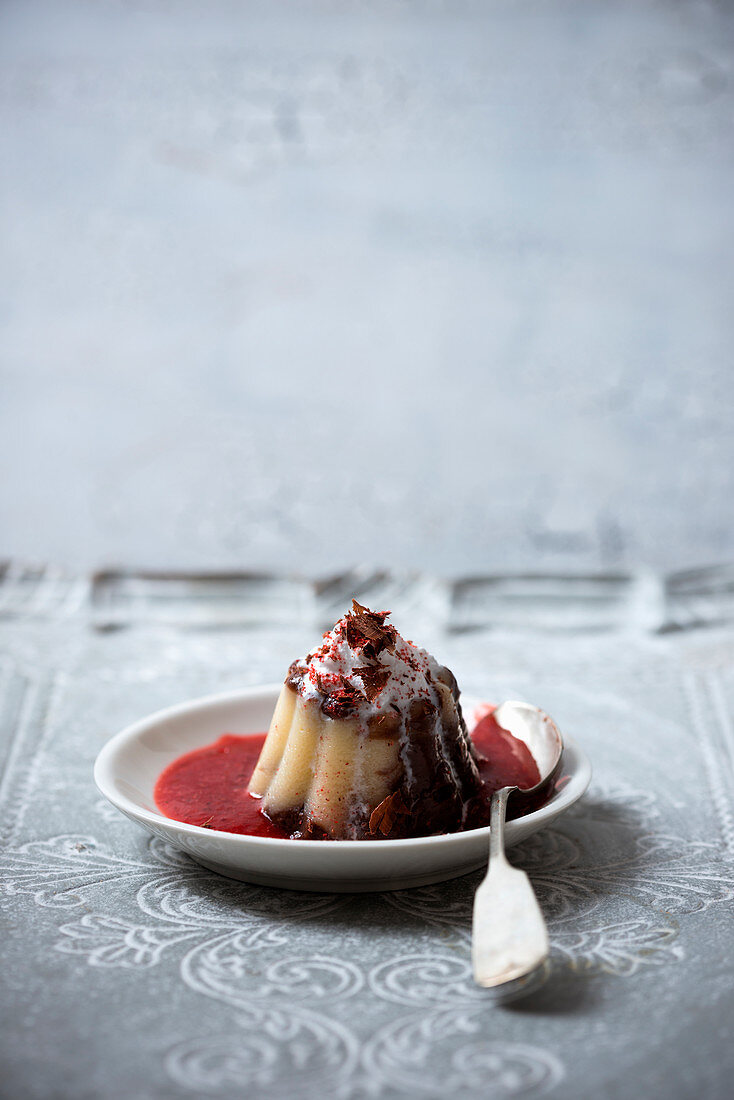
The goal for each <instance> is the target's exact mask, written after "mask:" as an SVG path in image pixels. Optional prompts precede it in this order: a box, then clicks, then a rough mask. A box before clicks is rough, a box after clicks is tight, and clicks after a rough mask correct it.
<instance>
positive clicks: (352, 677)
mask: <svg viewBox="0 0 734 1100" xmlns="http://www.w3.org/2000/svg"><path fill="white" fill-rule="evenodd" d="M388 614H389V612H375V611H369V610H368V609H367V608H366V607H362V606H361V605H360V604H359V603H357V602H356V600H354V601H352V610H351V611H350V612H348V613H347V614H346V615H345V616H344V618H342V619H340V620H339V622H338V623H337V624H336V625H335V626H334V628H333V630H331V631H330V632H328V633H327V634H325V635H324V637H323V641H322V643H321V644H320V645H319V646H318V647H317V648H315V649H314V650H312V651H311V652H310V653H309V654H307V656H306V657H304V658H302V659H299V660H296V661H294V662H293V664H292V665H291V666H290V669H289V670H288V675H287V677H286V680H285V683H284V685H283V688H282V691H281V693H280V697H279V699H278V703H277V705H276V708H275V712H274V714H273V718H272V721H271V723H270V728H269V730H268V733H267V737H266V739H265V743H264V745H263V748H262V752H261V753H260V757H259V759H258V762H257V764H256V766H255V769H254V772H253V774H252V777H251V779H250V783H249V793H250V794H251V795H252V796H254V797H255V798H258V799H260V807H261V810H262V812H263V814H265V815H266V817H267V818H268V819H269V820H270V821H271V822H273V823H274V824H276V825H278V826H279V827H280V828H282V829H283V830H285V832H286V834H287V835H289V836H291V837H293V838H296V839H297V838H307V839H309V838H310V839H317V838H330V839H352V840H359V839H370V838H374V839H383V838H391V839H395V838H400V837H414V836H428V835H431V834H435V833H446V832H456V831H459V830H461V829H462V828H464V827H465V826H466V825H467V815H468V813H469V810H470V808H471V805H472V800H473V799H474V798H475V796H477V795H478V794H479V792H480V789H481V785H482V783H481V779H480V775H479V770H478V760H477V755H476V752H475V750H474V747H473V745H472V742H471V739H470V737H469V735H468V733H467V729H466V725H465V722H464V718H463V716H462V713H461V706H460V703H459V690H458V688H457V685H456V680H455V679H454V677H453V675H452V673H451V672H450V671H449V670H448V669H447V668H444V667H443V666H442V665H439V664H438V662H437V661H436V660H435V659H434V658H433V657H431V656H430V654H428V653H426V651H425V650H423V649H419V648H418V647H417V646H416V645H414V644H413V643H412V642H409V641H406V640H405V639H404V638H402V637H401V636H400V635H399V634H398V632H397V630H396V629H395V628H394V627H393V626H391V625H390V624H388V623H387V622H386V619H387V617H388Z"/></svg>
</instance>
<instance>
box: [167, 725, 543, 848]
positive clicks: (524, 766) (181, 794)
mask: <svg viewBox="0 0 734 1100" xmlns="http://www.w3.org/2000/svg"><path fill="white" fill-rule="evenodd" d="M471 738H472V741H473V742H474V746H475V748H476V750H477V754H478V756H479V774H480V776H481V779H482V791H481V793H480V794H479V795H478V796H476V798H475V799H474V800H473V802H474V806H473V807H472V812H471V814H470V824H471V827H477V826H479V825H485V824H488V822H489V800H490V798H491V796H492V793H493V792H494V791H496V790H497V789H498V788H499V787H505V786H509V785H517V786H519V787H524V788H528V787H533V786H535V784H536V783H538V782H539V781H540V776H539V774H538V768H537V766H536V763H535V761H534V760H533V757H532V756H531V754H530V751H529V750H528V748H527V747H526V746H525V745H524V744H523V743H522V742H521V741H518V740H517V739H516V738H515V737H513V736H512V734H510V733H508V732H507V731H506V730H503V729H502V728H501V727H500V726H498V725H497V723H496V722H495V720H494V717H493V715H492V714H491V713H488V714H486V715H485V716H484V717H483V718H482V719H481V721H480V722H479V723H478V724H477V726H476V727H475V729H474V730H473V731H472V735H471ZM264 742H265V734H264V733H251V734H246V735H239V734H234V733H225V734H224V735H223V736H222V737H220V738H219V739H218V740H217V741H215V742H214V743H213V744H211V745H207V746H206V747H205V748H203V749H194V751H193V752H187V753H185V754H184V755H183V756H179V758H178V759H177V760H174V761H173V763H172V764H169V765H168V767H167V768H166V769H165V770H164V771H163V772H162V773H161V775H160V776H159V777H158V781H157V783H156V785H155V792H154V794H155V802H156V805H157V807H158V809H159V810H160V811H161V813H163V814H165V815H166V817H170V818H173V819H174V820H175V821H185V822H187V823H188V824H189V825H201V826H203V827H204V828H206V829H219V830H221V831H222V832H226V833H246V834H247V835H248V836H267V837H279V838H281V839H283V840H287V839H288V837H289V833H287V832H286V831H285V830H284V829H281V828H279V827H278V826H277V825H274V824H273V822H272V821H270V820H269V819H268V818H267V817H266V816H265V815H264V814H263V813H261V811H260V800H259V799H257V798H253V797H252V795H251V794H249V793H248V790H247V785H248V782H249V780H250V776H251V775H252V773H253V771H254V768H255V765H256V763H257V760H258V757H259V756H260V750H261V749H262V747H263V744H264ZM550 793H551V792H550V791H549V792H548V795H550ZM548 795H546V797H548ZM544 800H545V799H544ZM511 808H512V800H511V801H510V809H511ZM508 816H509V817H511V816H513V814H512V813H511V812H510V813H508Z"/></svg>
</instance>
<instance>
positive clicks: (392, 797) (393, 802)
mask: <svg viewBox="0 0 734 1100" xmlns="http://www.w3.org/2000/svg"><path fill="white" fill-rule="evenodd" d="M409 814H410V810H409V809H408V807H407V806H406V805H405V802H404V801H403V795H402V792H401V791H393V793H392V794H389V795H388V796H387V798H383V800H382V802H380V803H379V805H377V806H375V808H374V810H373V811H372V813H371V814H370V824H369V830H370V832H371V833H372V834H373V836H374V834H375V833H378V832H379V833H382V835H383V836H386V837H389V836H390V835H391V833H394V832H396V831H397V832H398V833H400V829H399V828H396V827H397V826H399V823H400V820H401V818H404V817H407V816H408V815H409Z"/></svg>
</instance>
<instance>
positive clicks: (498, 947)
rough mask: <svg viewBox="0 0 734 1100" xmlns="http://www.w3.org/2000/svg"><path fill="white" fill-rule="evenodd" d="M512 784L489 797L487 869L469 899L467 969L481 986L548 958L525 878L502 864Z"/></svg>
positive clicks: (541, 923) (539, 917) (537, 912)
mask: <svg viewBox="0 0 734 1100" xmlns="http://www.w3.org/2000/svg"><path fill="white" fill-rule="evenodd" d="M513 790H514V788H513V787H503V788H502V789H501V790H499V791H496V792H495V794H494V795H493V796H492V804H491V809H490V834H489V870H488V871H487V875H486V877H485V879H484V881H483V882H482V883H481V884H480V886H479V889H478V890H477V893H476V896H475V898H474V921H473V926H472V967H473V970H474V980H475V982H477V984H478V985H481V986H485V987H487V988H489V987H494V986H500V985H504V984H505V983H506V982H512V981H516V980H517V979H519V978H524V977H525V976H526V975H529V974H531V973H533V972H534V971H535V970H537V969H538V967H540V966H541V965H542V963H543V962H545V960H546V958H547V957H548V951H549V943H548V931H547V929H546V926H545V921H544V919H543V914H542V913H541V911H540V906H539V905H538V902H537V899H536V897H535V894H534V893H533V888H532V886H531V885H530V879H529V878H528V876H527V875H526V874H525V872H524V871H520V870H519V869H518V868H517V867H513V866H511V864H509V863H508V862H507V859H506V857H505V850H504V829H505V812H506V809H507V798H508V796H509V794H510V793H511V791H513Z"/></svg>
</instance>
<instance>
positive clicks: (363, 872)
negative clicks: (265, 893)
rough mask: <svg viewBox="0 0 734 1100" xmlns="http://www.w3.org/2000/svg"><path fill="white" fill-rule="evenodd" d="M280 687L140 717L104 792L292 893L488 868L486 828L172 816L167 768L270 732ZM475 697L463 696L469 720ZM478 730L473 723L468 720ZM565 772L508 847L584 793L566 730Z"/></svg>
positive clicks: (121, 742)
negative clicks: (348, 826)
mask: <svg viewBox="0 0 734 1100" xmlns="http://www.w3.org/2000/svg"><path fill="white" fill-rule="evenodd" d="M280 688H281V685H280V684H277V685H275V686H273V685H269V686H267V687H258V688H247V689H245V690H243V691H237V692H232V693H230V694H226V695H210V696H206V697H204V698H202V699H194V700H192V701H191V702H188V703H182V704H180V705H179V706H176V707H170V708H169V709H167V710H161V711H158V712H157V713H156V714H152V715H150V717H148V718H144V719H143V720H142V721H140V722H136V723H135V724H134V725H132V726H128V727H127V729H124V730H122V732H121V733H118V734H117V735H116V736H115V737H113V738H112V740H110V741H108V742H107V744H106V745H105V746H104V748H103V749H102V751H101V752H100V754H99V756H98V757H97V761H96V763H95V766H94V779H95V782H96V784H97V786H98V787H99V789H100V791H101V792H102V794H103V795H104V796H105V798H107V799H109V801H110V802H111V803H112V805H113V806H116V807H117V809H118V810H121V811H122V812H123V813H124V814H125V815H126V816H127V817H129V818H130V819H131V820H132V821H136V822H137V823H138V824H139V825H142V827H143V828H144V829H147V831H148V832H150V833H154V834H155V835H156V836H160V837H162V838H163V839H164V840H167V841H169V842H170V843H171V844H173V845H174V846H175V847H176V848H180V849H181V850H182V851H184V852H187V853H188V855H190V856H191V857H192V859H195V860H196V861H197V863H200V864H202V865H203V866H204V867H207V868H209V869H210V870H212V871H216V872H218V873H219V874H221V875H227V876H228V877H229V878H236V879H240V880H242V881H245V882H255V883H258V884H260V885H262V886H278V887H282V888H286V889H291V890H316V891H323V892H333V891H339V892H357V891H359V892H361V891H366V890H404V889H407V888H408V887H412V886H426V885H428V884H429V883H433V882H442V881H443V880H444V879H450V878H456V877H458V876H459V875H465V874H467V873H468V872H470V871H474V870H476V869H477V868H479V867H482V866H484V864H485V863H486V860H487V855H488V837H489V829H488V828H486V829H474V830H472V831H470V832H466V833H450V834H447V835H445V836H431V837H418V838H417V839H411V840H278V839H273V838H270V837H259V836H242V835H239V834H236V833H223V832H219V831H218V830H214V829H204V828H201V827H200V826H198V825H187V824H185V823H184V822H182V821H173V820H172V819H171V818H168V817H165V816H164V815H163V814H162V813H160V812H159V811H158V810H157V809H156V806H155V802H154V801H153V788H154V786H155V781H156V779H157V778H158V776H159V775H160V773H161V772H162V771H163V769H164V768H165V767H166V766H167V765H168V764H170V763H171V761H173V760H175V759H176V757H178V756H181V754H182V753H185V752H190V751H191V750H192V749H197V748H201V747H203V746H204V745H209V744H211V743H212V741H215V740H216V739H217V738H218V737H220V736H221V735H222V734H223V733H240V734H244V733H262V732H264V731H265V730H267V728H268V725H269V723H270V718H271V716H272V713H273V709H274V707H275V702H276V699H277V697H278V692H279V691H280ZM478 705H480V704H479V703H478V701H476V700H472V699H466V698H462V708H463V710H464V714H465V715H466V717H467V721H469V719H470V716H471V715H472V712H473V710H474V708H475V707H476V706H478ZM469 725H470V727H471V722H469ZM564 745H565V748H564V753H563V761H562V770H561V777H562V778H561V779H560V780H559V783H558V786H557V789H556V791H555V793H554V794H553V796H552V797H551V799H550V800H549V801H548V802H547V803H546V805H545V806H543V807H542V808H541V809H539V810H535V811H534V812H533V813H530V814H526V815H525V816H524V817H521V818H518V819H517V820H515V821H509V822H508V823H507V831H506V834H505V839H506V843H507V845H508V847H509V846H510V845H512V844H517V843H518V842H519V841H521V840H524V839H525V837H527V836H530V834H531V833H534V832H536V831H537V830H538V829H540V828H542V827H543V826H544V825H548V824H550V822H551V821H554V820H555V819H556V818H557V817H558V815H559V814H562V813H563V811H564V810H567V809H568V807H569V806H571V805H573V803H574V802H576V801H577V800H578V799H579V798H580V797H581V795H582V794H583V793H584V791H585V790H586V788H587V787H588V785H589V780H590V778H591V765H590V764H589V760H588V758H587V757H586V755H585V754H584V753H583V752H582V751H581V749H580V748H579V747H578V746H577V745H575V744H574V742H573V741H571V739H570V738H568V737H564Z"/></svg>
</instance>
